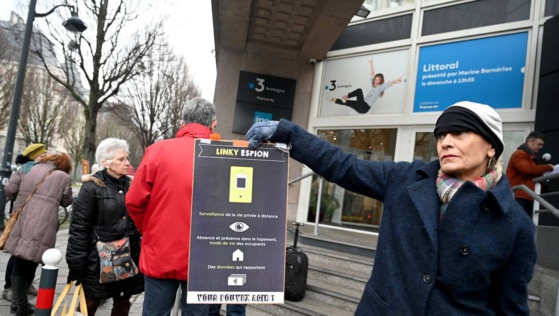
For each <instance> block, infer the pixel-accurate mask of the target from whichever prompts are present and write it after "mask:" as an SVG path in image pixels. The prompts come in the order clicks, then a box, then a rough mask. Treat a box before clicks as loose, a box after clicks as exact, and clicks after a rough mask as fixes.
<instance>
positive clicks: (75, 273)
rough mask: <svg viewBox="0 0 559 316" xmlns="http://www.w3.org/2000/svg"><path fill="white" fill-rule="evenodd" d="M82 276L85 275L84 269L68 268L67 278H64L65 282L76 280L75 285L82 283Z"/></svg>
mask: <svg viewBox="0 0 559 316" xmlns="http://www.w3.org/2000/svg"><path fill="white" fill-rule="evenodd" d="M84 277H85V271H83V270H70V271H69V272H68V280H66V283H71V282H72V281H76V285H78V284H80V283H82V281H83V278H84Z"/></svg>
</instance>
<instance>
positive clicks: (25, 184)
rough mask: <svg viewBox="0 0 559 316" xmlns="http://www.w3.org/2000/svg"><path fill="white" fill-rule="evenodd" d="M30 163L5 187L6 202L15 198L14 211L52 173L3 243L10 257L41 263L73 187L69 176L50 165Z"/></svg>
mask: <svg viewBox="0 0 559 316" xmlns="http://www.w3.org/2000/svg"><path fill="white" fill-rule="evenodd" d="M30 164H34V165H33V167H31V169H28V168H24V169H23V170H24V171H22V170H20V171H17V172H15V173H14V174H13V175H12V177H11V178H10V181H9V182H8V183H7V184H6V186H5V188H4V189H5V191H6V196H7V197H8V199H9V200H14V199H15V202H14V212H15V211H17V210H19V209H20V208H21V206H22V205H23V203H25V201H26V200H27V197H28V196H29V194H31V192H33V190H35V188H36V187H37V185H38V184H39V183H40V182H41V181H42V180H43V179H44V178H45V176H46V175H47V174H49V173H50V172H51V171H52V174H51V175H50V176H49V177H48V178H47V179H46V180H45V181H44V182H43V183H42V184H41V186H40V187H39V188H38V189H37V191H36V192H35V193H34V194H33V196H31V199H30V200H29V202H27V204H26V205H25V206H24V207H23V210H22V211H21V213H20V215H19V218H18V219H17V221H16V223H15V225H14V227H13V229H12V232H11V233H10V237H9V238H8V241H7V243H6V250H7V251H8V252H9V253H10V254H11V255H12V256H15V257H18V258H22V259H25V260H29V261H33V262H37V263H40V262H41V261H42V257H43V253H44V252H45V251H46V250H47V249H49V248H53V247H54V246H55V243H56V232H57V231H58V227H59V224H58V207H59V206H60V205H62V206H68V205H70V204H72V187H71V186H70V182H71V181H70V176H69V175H68V174H67V173H66V172H64V171H60V170H55V169H56V168H55V167H54V166H53V165H52V164H50V163H35V162H32V163H30ZM29 166H30V165H29ZM53 170H54V171H53ZM25 171H28V172H27V173H26V172H25Z"/></svg>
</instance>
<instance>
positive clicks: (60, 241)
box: [0, 229, 144, 316]
mask: <svg viewBox="0 0 559 316" xmlns="http://www.w3.org/2000/svg"><path fill="white" fill-rule="evenodd" d="M67 243H68V229H63V230H61V231H59V232H58V234H57V237H56V246H55V247H56V248H57V249H58V250H60V252H62V261H61V262H60V265H59V267H60V269H59V270H58V279H57V280H56V296H55V301H56V298H58V295H59V294H60V292H61V291H62V289H63V288H64V286H65V285H66V278H67V277H68V266H67V265H66V260H65V259H64V258H65V256H66V244H67ZM9 258H10V255H9V254H7V253H4V252H0V280H2V281H1V282H0V283H1V284H2V287H0V289H1V290H3V289H4V276H5V273H6V265H7V263H8V259H9ZM40 277H41V265H39V267H38V268H37V273H36V274H35V281H34V282H33V285H35V287H37V288H39V279H40ZM36 299H37V298H36V297H35V296H29V301H30V302H31V303H32V304H35V301H36ZM143 301H144V295H143V294H139V295H135V296H133V297H132V308H131V309H130V315H131V316H139V315H142V304H143ZM10 304H11V302H8V301H6V300H4V299H2V298H1V297H0V316H10V315H14V314H10ZM53 304H54V303H53ZM112 306H113V304H112V301H111V300H107V301H106V302H105V303H104V304H102V305H101V306H99V309H98V310H97V313H95V315H96V316H109V315H110V314H111V308H112Z"/></svg>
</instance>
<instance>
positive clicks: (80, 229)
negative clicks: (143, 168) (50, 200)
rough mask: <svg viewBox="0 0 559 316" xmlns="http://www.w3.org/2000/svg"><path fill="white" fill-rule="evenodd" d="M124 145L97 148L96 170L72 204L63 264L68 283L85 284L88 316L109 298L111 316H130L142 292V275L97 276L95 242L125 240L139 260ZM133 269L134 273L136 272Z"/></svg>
mask: <svg viewBox="0 0 559 316" xmlns="http://www.w3.org/2000/svg"><path fill="white" fill-rule="evenodd" d="M128 153H129V147H128V143H127V142H126V141H125V140H122V139H117V138H107V139H105V140H103V141H102V142H101V143H99V146H97V151H96V152H95V159H96V161H97V162H98V164H99V168H100V170H99V171H97V172H96V173H94V174H91V175H88V176H86V177H85V178H84V179H83V180H84V184H83V185H82V188H81V189H80V193H79V195H78V197H77V198H76V201H75V202H74V206H73V211H72V222H71V224H70V238H69V239H68V248H67V251H66V261H67V263H68V268H69V269H70V271H69V275H68V282H71V281H77V282H81V283H82V284H83V288H84V291H85V297H86V302H87V310H88V314H89V315H90V316H91V315H95V312H96V311H97V308H98V307H99V304H100V303H101V300H104V299H109V298H112V300H113V308H112V312H111V315H128V313H129V311H130V307H131V303H130V297H131V296H132V295H134V294H139V293H141V292H143V291H144V276H143V274H141V273H138V271H133V272H136V273H138V274H136V275H135V276H132V277H130V278H126V279H124V280H116V279H106V278H105V277H104V276H102V275H101V274H100V266H101V264H100V257H99V252H98V249H97V246H96V244H97V242H98V241H101V242H108V241H115V240H120V239H122V238H124V237H128V238H129V243H130V253H131V257H132V260H133V261H134V263H135V265H136V266H137V264H138V262H139V257H140V241H141V237H140V233H139V232H138V229H137V228H136V226H135V225H134V222H133V221H132V220H131V219H130V216H129V215H128V211H127V209H126V205H125V202H124V197H125V195H126V192H128V188H129V187H130V182H131V178H130V177H128V176H127V174H128V168H129V167H130V161H129V160H128ZM136 270H137V268H136Z"/></svg>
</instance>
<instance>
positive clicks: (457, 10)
mask: <svg viewBox="0 0 559 316" xmlns="http://www.w3.org/2000/svg"><path fill="white" fill-rule="evenodd" d="M529 18H530V0H483V1H472V2H466V3H464V4H459V5H450V6H447V7H443V8H438V9H433V10H428V11H425V14H424V15H423V27H422V30H421V34H422V35H432V34H438V33H445V32H452V31H459V30H466V29H470V28H475V27H482V26H489V25H496V24H502V23H509V22H516V21H523V20H528V19H529Z"/></svg>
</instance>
